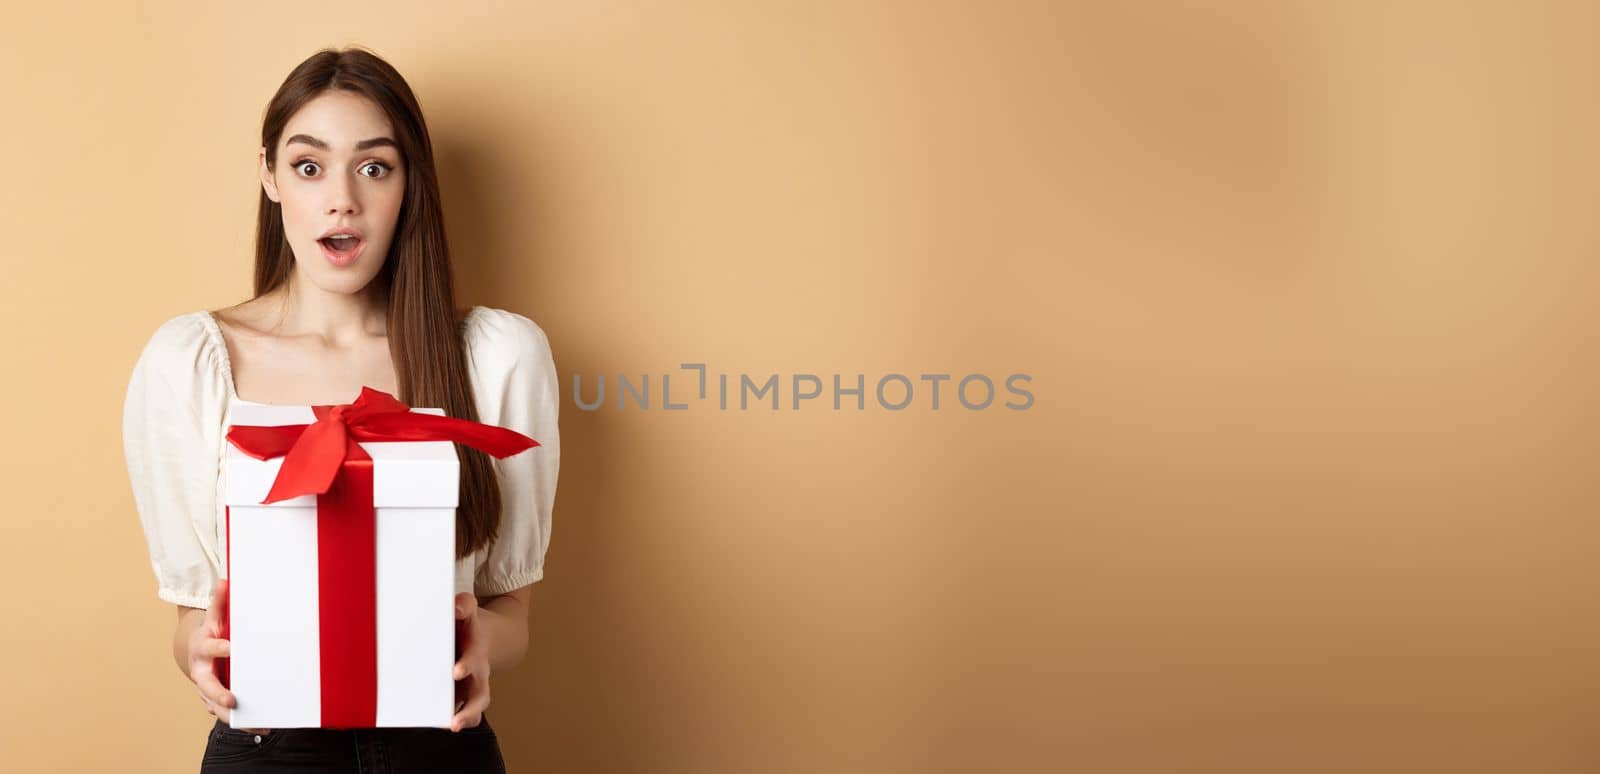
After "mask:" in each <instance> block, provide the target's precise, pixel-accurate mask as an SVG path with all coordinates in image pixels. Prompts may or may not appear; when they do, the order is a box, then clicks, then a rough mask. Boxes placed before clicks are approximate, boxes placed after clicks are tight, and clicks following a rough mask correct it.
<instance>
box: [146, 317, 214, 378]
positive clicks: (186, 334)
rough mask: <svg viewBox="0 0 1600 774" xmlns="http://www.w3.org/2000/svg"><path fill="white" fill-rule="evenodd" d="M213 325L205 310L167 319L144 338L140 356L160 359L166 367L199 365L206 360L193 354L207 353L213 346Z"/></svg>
mask: <svg viewBox="0 0 1600 774" xmlns="http://www.w3.org/2000/svg"><path fill="white" fill-rule="evenodd" d="M212 325H214V323H213V322H212V319H211V316H210V313H209V312H206V311H204V310H201V311H197V312H185V313H183V314H179V315H175V316H173V317H169V318H167V319H166V320H164V321H163V322H161V323H160V324H159V325H157V326H156V329H155V331H154V332H152V333H151V334H150V336H149V338H148V339H146V341H145V344H144V351H143V353H142V354H141V357H143V358H151V359H159V360H161V361H162V362H163V363H164V364H167V365H169V366H176V365H180V364H183V363H189V364H192V365H196V366H198V365H201V364H203V363H205V362H206V360H207V358H205V357H197V356H196V355H197V354H200V353H204V352H207V351H208V350H209V349H210V348H211V347H212V346H213V345H214V343H215V340H214V337H213V336H212V331H211V326H212Z"/></svg>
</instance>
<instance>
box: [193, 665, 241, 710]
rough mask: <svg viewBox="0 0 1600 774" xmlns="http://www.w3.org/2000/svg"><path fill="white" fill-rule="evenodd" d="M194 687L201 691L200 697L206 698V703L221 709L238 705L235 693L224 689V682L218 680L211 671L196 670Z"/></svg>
mask: <svg viewBox="0 0 1600 774" xmlns="http://www.w3.org/2000/svg"><path fill="white" fill-rule="evenodd" d="M194 686H195V687H196V688H198V689H200V695H201V696H203V697H205V699H206V701H209V702H211V703H213V704H216V705H218V706H220V707H224V708H227V707H233V706H235V705H236V704H237V702H236V701H235V700H234V696H233V692H232V691H229V690H228V689H227V688H225V687H223V685H222V681H221V680H218V679H217V676H216V674H214V673H213V672H212V671H211V670H209V669H196V670H195V675H194Z"/></svg>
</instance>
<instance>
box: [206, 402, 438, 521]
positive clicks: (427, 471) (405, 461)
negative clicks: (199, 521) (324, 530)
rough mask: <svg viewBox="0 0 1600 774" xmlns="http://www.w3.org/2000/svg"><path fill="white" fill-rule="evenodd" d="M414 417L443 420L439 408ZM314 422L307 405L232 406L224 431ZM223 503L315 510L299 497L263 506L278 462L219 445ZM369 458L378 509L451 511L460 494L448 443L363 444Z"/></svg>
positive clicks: (310, 500) (312, 499)
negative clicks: (429, 416)
mask: <svg viewBox="0 0 1600 774" xmlns="http://www.w3.org/2000/svg"><path fill="white" fill-rule="evenodd" d="M411 410H412V411H413V412H415V413H418V414H433V415H435V416H444V415H445V413H444V409H437V408H413V409H411ZM316 421H317V415H316V412H314V411H312V410H311V407H310V406H267V405H261V404H243V403H235V404H233V405H232V406H231V407H230V408H229V409H228V417H227V419H226V421H225V422H224V423H223V432H224V433H226V432H227V428H229V427H231V426H233V425H267V426H274V427H275V426H279V425H309V424H312V423H314V422H316ZM223 447H224V450H223V460H222V475H223V476H224V478H225V481H224V486H223V499H224V501H225V502H226V504H227V505H231V506H254V507H258V508H275V507H280V506H281V507H315V506H316V504H317V497H316V495H310V494H308V495H301V496H299V497H292V498H290V499H287V500H280V501H278V502H275V503H268V504H262V502H261V501H262V500H264V499H266V497H267V493H268V492H271V491H272V482H273V481H275V480H277V477H278V469H279V468H281V467H283V458H282V457H278V458H275V459H271V460H258V459H256V458H254V457H251V456H250V455H248V454H245V453H244V452H242V451H240V450H239V448H238V447H236V446H234V445H233V444H231V443H228V442H227V441H223ZM361 448H362V449H364V450H365V451H366V452H367V454H370V455H372V461H373V472H372V504H373V507H377V508H454V507H456V506H457V497H458V495H459V494H460V483H461V477H460V476H461V472H460V471H461V467H460V465H461V463H460V460H459V459H457V457H456V449H455V444H454V443H452V442H450V441H362V442H361Z"/></svg>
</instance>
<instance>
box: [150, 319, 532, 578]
mask: <svg viewBox="0 0 1600 774" xmlns="http://www.w3.org/2000/svg"><path fill="white" fill-rule="evenodd" d="M464 325H465V330H464V335H463V339H464V341H465V343H466V351H467V364H468V371H469V373H470V375H471V381H472V391H473V396H474V398H475V399H476V401H477V407H478V421H480V422H483V423H485V424H489V425H496V426H499V427H508V428H510V429H512V430H515V431H517V432H519V433H522V434H523V435H526V436H528V437H530V438H533V439H534V440H536V441H538V442H539V446H536V447H534V448H532V449H529V450H526V451H523V452H520V453H518V454H515V455H512V456H510V457H506V458H504V459H497V458H495V457H492V456H491V457H490V458H489V459H490V460H491V461H492V463H493V466H494V469H495V472H496V473H497V478H498V479H499V482H500V497H501V503H502V508H503V510H502V512H501V516H500V532H499V539H498V540H496V541H495V542H494V544H493V545H491V546H488V547H486V548H481V549H479V550H478V551H476V552H474V553H473V554H471V555H469V556H466V557H462V558H460V559H458V560H457V561H456V592H457V593H459V592H463V591H466V592H472V593H474V594H476V595H478V596H493V595H496V594H504V593H506V592H508V591H512V590H515V589H518V588H521V587H523V586H526V585H528V584H530V583H533V582H535V581H538V580H539V579H541V578H543V577H544V556H545V550H546V549H547V548H548V547H549V544H550V515H551V510H552V509H553V508H554V506H555V496H556V477H557V473H558V472H559V470H560V464H561V438H560V435H559V431H558V428H557V427H556V419H557V406H558V397H559V392H558V390H557V380H556V367H555V361H554V359H553V358H552V356H551V352H550V342H549V340H548V339H547V338H546V337H545V334H544V331H543V330H542V329H541V328H540V327H539V326H538V325H537V324H535V323H534V322H533V321H532V320H530V319H528V318H526V317H523V316H522V315H520V314H517V313H515V312H509V311H506V310H503V309H495V308H492V307H486V306H475V307H473V308H472V310H471V311H469V312H468V313H467V316H466V320H465V323H464ZM234 403H240V404H253V405H263V404H259V403H256V402H255V401H247V400H241V399H240V398H239V396H238V394H237V393H236V392H235V391H234V384H233V370H232V365H231V364H230V362H229V360H228V347H227V344H226V343H224V340H223V338H222V331H221V329H220V328H218V327H217V321H216V319H215V318H213V317H212V316H211V313H210V312H208V311H200V312H190V313H187V314H182V315H179V316H177V317H174V318H172V319H170V320H168V321H166V322H165V323H162V325H161V326H160V327H159V328H157V329H156V332H155V334H154V335H153V336H151V338H150V341H149V343H147V344H146V345H145V347H144V350H143V352H142V353H140V355H139V360H138V362H137V363H136V364H135V365H134V368H133V376H132V379H131V380H130V381H129V383H128V392H127V399H126V403H125V404H124V408H123V419H122V440H123V451H124V453H125V456H126V457H127V462H128V477H129V480H130V481H131V482H132V484H133V496H134V504H135V506H136V507H137V508H138V511H139V521H140V523H141V524H142V525H143V527H144V534H145V540H146V542H147V544H148V546H149V549H150V565H151V568H152V569H153V570H154V571H155V575H156V583H157V591H156V594H157V596H159V597H160V598H161V599H164V600H166V601H168V602H171V603H174V604H178V605H185V606H188V607H200V608H204V607H209V606H210V604H211V592H212V590H213V588H215V586H216V581H217V578H219V577H226V567H225V566H224V564H225V559H224V557H226V556H227V555H228V553H227V551H228V547H227V522H226V520H225V518H224V508H225V506H224V504H223V497H222V495H223V474H222V457H223V452H224V450H225V445H226V444H227V439H226V438H225V437H224V433H225V432H226V428H224V427H223V423H224V421H225V420H226V418H227V416H228V407H229V406H230V405H232V404H234Z"/></svg>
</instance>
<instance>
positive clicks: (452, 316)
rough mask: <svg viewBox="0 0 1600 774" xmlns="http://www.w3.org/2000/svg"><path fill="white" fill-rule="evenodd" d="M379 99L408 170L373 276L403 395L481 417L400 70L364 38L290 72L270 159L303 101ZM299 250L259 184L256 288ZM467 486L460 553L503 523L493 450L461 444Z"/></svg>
mask: <svg viewBox="0 0 1600 774" xmlns="http://www.w3.org/2000/svg"><path fill="white" fill-rule="evenodd" d="M335 89H337V90H342V91H347V92H351V93H354V94H358V95H360V96H363V97H366V98H367V99H370V100H372V101H373V102H374V103H376V104H377V105H378V107H379V108H381V109H382V110H383V112H384V114H385V115H387V116H388V118H389V123H390V124H391V125H393V127H394V131H395V138H394V139H395V141H396V142H398V143H399V144H400V153H401V158H402V160H403V162H404V166H405V170H406V191H405V197H404V199H403V200H402V201H401V204H400V217H399V220H398V221H397V222H396V223H395V233H394V240H393V241H392V243H391V246H390V248H389V255H388V258H387V259H386V260H385V261H384V263H383V268H382V269H380V270H379V272H378V274H377V276H375V277H373V279H372V282H373V283H374V285H375V286H376V287H375V290H376V291H377V292H376V293H375V295H374V297H376V298H387V299H388V315H389V318H388V328H389V334H388V335H389V354H390V356H391V357H392V358H393V359H394V367H395V372H396V374H397V375H398V376H399V380H400V394H399V395H397V396H395V397H397V398H399V399H400V400H401V401H403V402H405V403H406V404H408V405H411V406H426V407H432V408H441V409H444V411H445V413H446V414H448V415H450V416H452V417H458V418H461V419H470V420H473V421H478V407H477V405H476V404H475V402H474V401H473V397H472V389H471V382H470V376H469V374H468V371H467V362H466V354H465V344H464V343H463V339H462V334H463V325H464V322H465V314H464V313H463V312H461V311H459V310H457V308H456V305H455V287H454V285H453V284H452V282H451V275H450V248H449V245H448V244H447V243H446V241H445V235H444V211H443V209H442V207H441V205H440V197H439V180H438V177H437V175H436V174H435V171H434V166H433V143H432V141H431V140H430V139H429V138H428V126H427V124H426V123H424V122H423V120H422V108H421V106H419V105H418V104H417V98H416V96H415V95H414V94H412V93H411V87H410V86H408V85H407V84H406V81H405V79H404V78H402V77H401V76H400V73H399V72H398V71H397V70H395V69H394V67H392V66H391V65H390V64H389V63H388V62H385V61H384V60H383V59H381V58H379V57H378V56H377V55H376V54H373V53H372V52H370V51H367V50H365V49H363V48H361V47H359V46H352V47H347V48H345V49H343V50H338V49H332V48H328V49H323V50H321V51H318V52H317V53H315V54H312V55H311V57H310V58H308V59H306V60H305V61H304V62H301V63H300V64H299V66H297V67H295V68H294V71H293V72H290V73H289V77H288V78H286V79H284V81H283V85H282V86H279V87H278V92H277V93H276V94H274V95H272V101H271V102H269V103H267V109H266V113H265V115H264V116H263V118H262V122H261V144H262V145H263V146H265V147H266V149H267V166H268V167H276V165H277V155H278V154H277V149H278V139H279V137H280V136H282V134H283V129H284V126H285V125H286V124H288V123H289V119H290V117H292V116H293V115H294V114H295V112H296V111H298V110H299V109H300V108H301V107H302V106H304V105H305V104H306V103H307V102H310V101H311V100H312V99H315V98H316V97H318V96H320V95H321V94H323V93H325V92H328V91H331V90H335ZM293 268H294V252H293V251H292V250H291V249H290V247H289V242H288V239H287V238H286V237H285V235H284V230H283V211H282V208H281V207H280V206H279V205H278V203H277V202H274V201H272V199H271V198H270V197H268V196H267V194H266V191H264V190H263V191H261V202H260V205H259V206H258V208H257V215H256V276H255V293H256V296H257V297H260V296H262V295H265V294H267V293H269V292H271V291H273V290H274V289H276V288H277V287H278V286H279V285H282V284H283V283H285V282H287V281H288V280H289V276H290V272H291V271H292V270H293ZM456 454H457V456H458V457H459V458H460V460H461V489H460V498H459V500H458V503H459V504H458V506H457V509H456V556H457V557H464V556H467V555H468V554H470V553H472V552H474V551H476V550H478V549H479V548H481V547H483V546H486V545H490V544H492V543H493V542H494V539H495V537H496V536H497V535H498V533H499V530H500V488H499V485H498V484H497V482H496V478H495V471H494V466H493V463H492V462H491V460H490V457H489V455H487V454H485V453H483V452H481V451H478V450H477V449H474V448H472V447H470V446H463V445H461V444H456Z"/></svg>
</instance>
